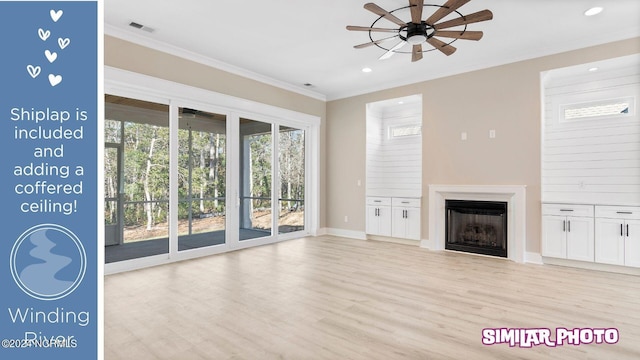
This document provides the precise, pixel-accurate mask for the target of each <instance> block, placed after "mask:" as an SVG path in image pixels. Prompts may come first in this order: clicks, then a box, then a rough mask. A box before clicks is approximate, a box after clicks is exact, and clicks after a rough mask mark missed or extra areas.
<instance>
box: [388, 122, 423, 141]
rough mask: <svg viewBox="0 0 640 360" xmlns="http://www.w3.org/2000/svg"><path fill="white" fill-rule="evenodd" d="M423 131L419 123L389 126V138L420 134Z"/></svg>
mask: <svg viewBox="0 0 640 360" xmlns="http://www.w3.org/2000/svg"><path fill="white" fill-rule="evenodd" d="M421 133H422V126H420V125H418V124H411V125H400V126H393V127H390V128H389V138H397V137H404V136H418V135H420V134H421Z"/></svg>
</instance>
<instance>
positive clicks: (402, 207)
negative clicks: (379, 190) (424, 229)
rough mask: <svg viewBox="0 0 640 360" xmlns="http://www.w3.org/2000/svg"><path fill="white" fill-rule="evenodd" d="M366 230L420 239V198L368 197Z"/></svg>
mask: <svg viewBox="0 0 640 360" xmlns="http://www.w3.org/2000/svg"><path fill="white" fill-rule="evenodd" d="M366 232H367V234H369V235H379V236H392V237H396V238H402V239H413V240H420V198H390V197H372V196H370V197H367V224H366Z"/></svg>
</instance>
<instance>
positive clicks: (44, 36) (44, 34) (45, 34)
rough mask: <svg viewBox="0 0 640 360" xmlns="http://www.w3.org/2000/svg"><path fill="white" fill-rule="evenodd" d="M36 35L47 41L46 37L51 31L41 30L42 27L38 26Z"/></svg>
mask: <svg viewBox="0 0 640 360" xmlns="http://www.w3.org/2000/svg"><path fill="white" fill-rule="evenodd" d="M38 35H39V36H40V39H42V41H47V39H48V38H49V36H50V35H51V31H49V30H43V29H42V28H40V29H38Z"/></svg>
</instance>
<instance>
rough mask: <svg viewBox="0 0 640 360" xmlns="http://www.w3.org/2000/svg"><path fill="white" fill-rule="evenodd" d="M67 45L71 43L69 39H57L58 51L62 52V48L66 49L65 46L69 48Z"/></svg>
mask: <svg viewBox="0 0 640 360" xmlns="http://www.w3.org/2000/svg"><path fill="white" fill-rule="evenodd" d="M69 43H71V39H69V38H64V39H63V38H58V46H60V49H62V50H64V48H66V47H67V46H69Z"/></svg>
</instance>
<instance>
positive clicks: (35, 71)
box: [27, 65, 40, 79]
mask: <svg viewBox="0 0 640 360" xmlns="http://www.w3.org/2000/svg"><path fill="white" fill-rule="evenodd" d="M27 72H28V73H29V75H31V77H32V78H34V79H35V78H37V77H38V75H40V66H33V65H27Z"/></svg>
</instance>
